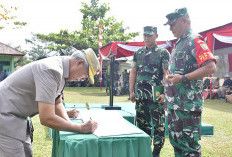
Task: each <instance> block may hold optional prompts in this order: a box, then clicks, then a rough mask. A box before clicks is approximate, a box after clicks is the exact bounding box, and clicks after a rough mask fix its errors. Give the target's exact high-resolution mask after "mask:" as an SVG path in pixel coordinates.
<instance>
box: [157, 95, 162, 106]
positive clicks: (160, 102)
mask: <svg viewBox="0 0 232 157" xmlns="http://www.w3.org/2000/svg"><path fill="white" fill-rule="evenodd" d="M157 100H160V101H159V102H158V104H163V103H164V94H160V96H159V97H158V98H157Z"/></svg>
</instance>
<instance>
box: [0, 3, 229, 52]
mask: <svg viewBox="0 0 232 157" xmlns="http://www.w3.org/2000/svg"><path fill="white" fill-rule="evenodd" d="M83 1H84V0H1V1H0V4H1V3H2V4H5V5H13V6H17V7H18V10H17V12H16V15H17V16H18V19H19V20H21V21H26V22H27V23H28V24H27V26H25V27H23V28H21V29H17V30H13V29H11V28H6V29H3V30H0V42H2V43H5V44H9V45H11V46H13V47H14V46H19V45H21V47H22V48H24V49H26V46H25V38H27V39H30V38H31V33H43V34H49V33H58V32H59V31H60V30H61V29H68V30H69V31H70V32H71V31H74V30H79V29H80V28H81V21H82V13H81V12H80V11H79V10H80V8H81V2H83ZM85 2H87V3H89V2H90V0H86V1H85ZM229 2H230V0H220V1H219V0H100V3H109V6H110V8H111V10H110V11H108V12H107V16H108V17H109V16H114V17H115V18H116V19H117V20H118V21H123V24H124V27H128V28H129V29H128V30H127V32H140V36H139V37H137V38H135V39H134V40H133V41H143V36H142V33H143V27H144V26H149V25H151V26H156V27H158V34H159V37H158V39H157V40H160V41H161V40H162V41H163V40H172V39H174V37H173V35H172V33H171V32H170V31H169V26H164V25H163V24H164V23H165V22H166V21H167V19H166V17H165V16H166V15H167V14H168V13H170V12H173V11H174V10H175V9H177V8H181V7H187V9H188V13H189V16H190V18H191V22H192V28H193V31H194V32H196V33H198V32H202V31H205V30H208V29H211V28H214V27H217V26H221V25H224V24H227V23H230V22H232V9H231V4H230V3H229ZM103 29H104V26H103ZM103 40H104V39H103Z"/></svg>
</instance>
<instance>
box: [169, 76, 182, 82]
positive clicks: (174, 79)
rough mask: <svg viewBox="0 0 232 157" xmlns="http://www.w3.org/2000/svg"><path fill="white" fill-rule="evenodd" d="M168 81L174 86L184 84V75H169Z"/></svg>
mask: <svg viewBox="0 0 232 157" xmlns="http://www.w3.org/2000/svg"><path fill="white" fill-rule="evenodd" d="M167 80H168V81H170V82H171V83H172V84H177V83H180V82H182V75H180V74H175V75H168V76H167Z"/></svg>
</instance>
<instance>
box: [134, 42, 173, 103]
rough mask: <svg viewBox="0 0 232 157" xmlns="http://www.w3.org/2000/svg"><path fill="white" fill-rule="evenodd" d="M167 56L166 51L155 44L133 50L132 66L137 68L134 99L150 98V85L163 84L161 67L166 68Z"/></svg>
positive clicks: (168, 56)
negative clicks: (150, 46)
mask: <svg viewBox="0 0 232 157" xmlns="http://www.w3.org/2000/svg"><path fill="white" fill-rule="evenodd" d="M169 58H170V55H169V53H168V51H167V50H166V49H162V48H159V47H158V46H157V45H155V46H154V47H153V48H151V49H150V48H147V47H143V48H141V49H139V50H138V51H137V52H135V54H134V58H133V64H132V67H133V68H136V69H137V80H136V84H135V96H136V99H138V98H145V99H152V86H155V85H163V69H168V62H169Z"/></svg>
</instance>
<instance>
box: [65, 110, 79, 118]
mask: <svg viewBox="0 0 232 157" xmlns="http://www.w3.org/2000/svg"><path fill="white" fill-rule="evenodd" d="M79 113H80V111H78V110H76V109H72V110H70V111H67V114H68V117H69V118H77V117H78V115H79Z"/></svg>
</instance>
